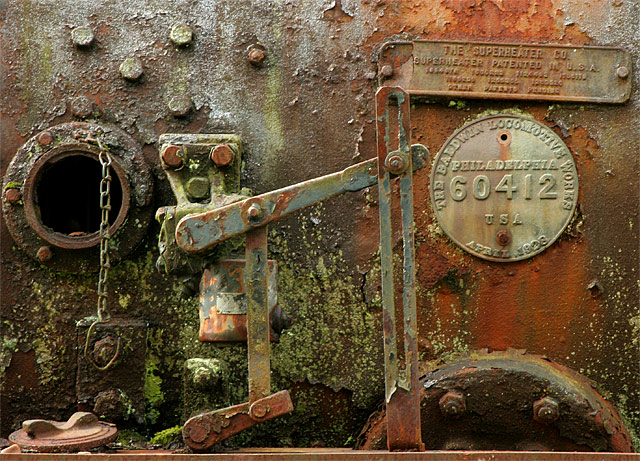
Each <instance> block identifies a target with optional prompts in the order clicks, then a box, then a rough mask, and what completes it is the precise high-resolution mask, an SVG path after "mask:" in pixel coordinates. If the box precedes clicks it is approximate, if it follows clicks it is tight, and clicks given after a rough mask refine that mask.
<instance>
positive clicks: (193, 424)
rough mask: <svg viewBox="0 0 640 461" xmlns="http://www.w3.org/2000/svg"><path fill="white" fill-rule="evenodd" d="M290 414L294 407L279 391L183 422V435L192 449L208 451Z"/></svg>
mask: <svg viewBox="0 0 640 461" xmlns="http://www.w3.org/2000/svg"><path fill="white" fill-rule="evenodd" d="M267 344H268V342H267ZM292 411H293V404H292V403H291V397H290V396H289V392H288V391H280V392H276V393H275V394H271V395H269V396H267V397H264V398H260V399H258V400H255V401H254V402H252V403H250V402H247V403H242V404H240V405H235V406H233V407H228V408H223V409H221V410H217V411H213V412H209V413H204V414H201V415H198V416H194V417H193V418H191V419H189V420H188V421H187V422H186V423H185V425H184V427H183V428H182V436H183V438H184V441H185V443H186V444H187V445H189V446H190V447H191V448H192V449H194V450H196V451H203V450H208V449H210V448H211V447H213V446H214V445H215V444H217V443H220V442H222V441H223V440H225V439H227V438H229V437H231V436H233V435H235V434H238V433H239V432H242V431H244V430H245V429H248V428H250V427H253V426H255V425H256V424H258V423H261V422H264V421H268V420H270V419H273V418H276V417H278V416H282V415H285V414H287V413H291V412H292Z"/></svg>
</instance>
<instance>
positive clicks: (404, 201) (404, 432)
mask: <svg viewBox="0 0 640 461" xmlns="http://www.w3.org/2000/svg"><path fill="white" fill-rule="evenodd" d="M392 102H393V103H396V104H397V106H398V109H397V138H396V137H395V136H393V134H392V133H394V131H393V130H394V127H395V124H396V121H395V120H394V119H393V116H392V115H391V114H392V113H393V112H392V110H391V107H390V105H391V103H392ZM409 107H410V105H409V95H408V94H407V93H406V92H404V91H403V90H402V89H401V88H393V87H383V88H381V89H380V90H378V92H377V94H376V113H377V118H376V120H377V123H376V125H377V140H378V190H379V194H378V197H379V208H380V262H381V265H382V315H383V327H384V357H385V403H386V409H387V414H388V415H389V416H388V418H389V424H388V425H387V446H388V448H389V450H393V451H396V450H417V451H420V450H422V449H424V445H423V443H422V440H421V433H420V389H419V385H418V344H417V338H416V335H417V315H416V281H415V266H414V264H415V250H414V238H413V187H412V186H413V181H412V179H413V168H412V165H411V152H410V151H411V122H410V116H409ZM396 149H397V150H396ZM394 163H395V164H394ZM390 171H393V172H394V173H395V174H397V175H398V176H399V183H400V184H399V189H400V208H401V210H402V241H403V249H404V251H403V267H402V273H403V285H402V317H401V318H402V322H401V323H402V329H401V331H402V333H403V334H401V335H399V334H398V333H397V328H396V323H397V322H396V309H395V296H396V293H395V289H394V280H393V278H394V264H393V247H392V236H393V227H392V222H391V202H392V199H393V194H392V191H391V173H390ZM398 337H400V338H402V340H401V342H400V344H401V346H400V348H402V349H404V350H403V356H402V358H403V360H401V356H400V355H399V354H398V349H399V347H398V342H399V340H398ZM403 362H404V363H403Z"/></svg>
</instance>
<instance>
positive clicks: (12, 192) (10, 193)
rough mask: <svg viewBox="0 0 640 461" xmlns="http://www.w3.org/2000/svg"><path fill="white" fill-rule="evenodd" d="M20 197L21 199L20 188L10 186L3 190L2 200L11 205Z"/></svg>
mask: <svg viewBox="0 0 640 461" xmlns="http://www.w3.org/2000/svg"><path fill="white" fill-rule="evenodd" d="M21 199H22V192H20V189H16V188H15V187H12V188H10V189H7V190H6V191H5V192H4V200H5V201H6V202H7V203H9V204H11V205H15V204H16V203H18V202H19V201H20V200H21Z"/></svg>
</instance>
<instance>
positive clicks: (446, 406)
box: [438, 391, 467, 418]
mask: <svg viewBox="0 0 640 461" xmlns="http://www.w3.org/2000/svg"><path fill="white" fill-rule="evenodd" d="M438 404H439V405H440V411H441V412H442V414H443V415H444V416H446V417H448V418H457V417H459V416H460V415H462V414H463V413H464V412H465V411H466V410H467V402H466V399H465V397H464V395H463V394H461V393H460V392H457V391H449V392H447V393H446V394H444V395H443V396H442V397H440V401H439V402H438Z"/></svg>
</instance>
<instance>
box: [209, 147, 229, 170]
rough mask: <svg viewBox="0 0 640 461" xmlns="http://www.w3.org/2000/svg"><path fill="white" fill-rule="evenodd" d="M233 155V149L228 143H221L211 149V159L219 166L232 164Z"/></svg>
mask: <svg viewBox="0 0 640 461" xmlns="http://www.w3.org/2000/svg"><path fill="white" fill-rule="evenodd" d="M233 157H234V153H233V149H231V147H229V145H228V144H219V145H217V146H215V147H214V148H213V149H211V161H212V162H213V163H215V164H216V166H218V167H222V166H227V165H229V164H231V162H233Z"/></svg>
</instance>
